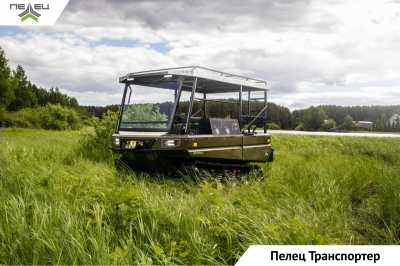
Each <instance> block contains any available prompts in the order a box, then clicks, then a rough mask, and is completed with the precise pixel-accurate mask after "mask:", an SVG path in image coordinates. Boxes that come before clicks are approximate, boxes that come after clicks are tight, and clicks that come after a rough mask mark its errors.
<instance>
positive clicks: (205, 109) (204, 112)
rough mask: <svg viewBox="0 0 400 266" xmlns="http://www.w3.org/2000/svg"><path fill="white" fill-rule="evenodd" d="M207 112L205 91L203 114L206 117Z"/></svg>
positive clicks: (205, 94)
mask: <svg viewBox="0 0 400 266" xmlns="http://www.w3.org/2000/svg"><path fill="white" fill-rule="evenodd" d="M206 113H207V93H203V114H204V117H206Z"/></svg>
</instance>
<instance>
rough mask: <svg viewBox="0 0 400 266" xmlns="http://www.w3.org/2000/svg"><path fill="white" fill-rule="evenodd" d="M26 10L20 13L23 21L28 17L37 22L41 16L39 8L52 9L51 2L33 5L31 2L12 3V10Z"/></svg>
mask: <svg viewBox="0 0 400 266" xmlns="http://www.w3.org/2000/svg"><path fill="white" fill-rule="evenodd" d="M13 9H15V10H21V9H22V10H24V11H23V12H22V13H20V14H18V16H19V17H20V18H21V22H24V21H25V20H27V19H31V20H33V21H35V22H38V21H39V17H40V16H41V15H40V13H39V12H38V10H50V5H49V4H34V5H33V7H32V5H31V3H29V4H28V5H25V4H10V10H13Z"/></svg>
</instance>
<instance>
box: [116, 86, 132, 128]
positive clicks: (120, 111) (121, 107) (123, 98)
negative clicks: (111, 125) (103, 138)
mask: <svg viewBox="0 0 400 266" xmlns="http://www.w3.org/2000/svg"><path fill="white" fill-rule="evenodd" d="M129 87H130V85H128V84H127V83H125V88H124V94H123V96H122V102H121V106H120V107H119V113H118V120H117V124H116V126H115V132H116V133H117V132H118V131H119V128H120V126H121V119H122V115H123V113H124V109H125V98H126V92H127V91H128V88H129ZM131 93H132V89H131Z"/></svg>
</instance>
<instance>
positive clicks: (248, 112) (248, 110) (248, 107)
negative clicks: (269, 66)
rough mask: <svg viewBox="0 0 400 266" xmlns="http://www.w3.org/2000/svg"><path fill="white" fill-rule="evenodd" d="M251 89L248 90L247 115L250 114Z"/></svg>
mask: <svg viewBox="0 0 400 266" xmlns="http://www.w3.org/2000/svg"><path fill="white" fill-rule="evenodd" d="M250 96H251V94H250V90H249V91H248V92H247V115H248V116H250Z"/></svg>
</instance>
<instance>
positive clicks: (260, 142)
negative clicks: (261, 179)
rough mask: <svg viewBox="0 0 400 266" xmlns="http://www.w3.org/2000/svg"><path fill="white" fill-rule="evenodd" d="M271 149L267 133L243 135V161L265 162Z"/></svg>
mask: <svg viewBox="0 0 400 266" xmlns="http://www.w3.org/2000/svg"><path fill="white" fill-rule="evenodd" d="M271 151H272V149H271V145H270V136H269V135H254V136H243V161H255V162H265V161H266V160H267V158H268V156H269V155H270V153H271Z"/></svg>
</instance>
